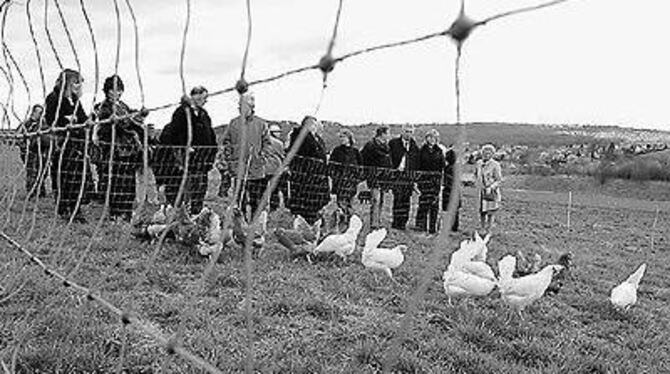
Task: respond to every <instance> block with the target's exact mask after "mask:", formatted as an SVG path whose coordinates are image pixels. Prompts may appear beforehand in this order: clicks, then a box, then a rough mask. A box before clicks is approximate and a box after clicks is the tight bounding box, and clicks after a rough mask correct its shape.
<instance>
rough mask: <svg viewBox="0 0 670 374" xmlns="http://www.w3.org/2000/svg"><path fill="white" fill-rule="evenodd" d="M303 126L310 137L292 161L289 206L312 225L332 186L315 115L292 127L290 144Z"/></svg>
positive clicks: (324, 146) (326, 200) (325, 202)
mask: <svg viewBox="0 0 670 374" xmlns="http://www.w3.org/2000/svg"><path fill="white" fill-rule="evenodd" d="M304 127H307V128H308V130H307V131H308V132H307V136H306V137H305V139H304V140H303V142H302V144H301V145H300V147H299V148H298V152H297V154H296V157H295V158H294V159H293V160H291V165H290V168H289V169H290V172H291V175H290V178H289V180H290V182H291V186H290V189H289V195H290V198H289V209H290V210H291V213H293V214H295V215H300V216H302V217H303V218H304V219H305V221H307V222H308V223H309V224H313V223H314V222H316V221H317V220H318V219H319V218H320V217H321V214H320V211H321V209H323V207H324V206H326V205H327V204H328V202H329V201H330V186H329V183H328V165H327V163H326V162H327V155H326V145H325V143H324V141H323V139H322V138H321V135H319V132H320V127H321V123H320V122H319V121H318V120H317V119H316V118H314V117H312V116H306V117H305V118H304V119H303V120H302V123H301V125H300V127H298V128H295V129H293V131H292V132H291V137H290V147H292V146H293V144H294V143H295V141H296V139H297V138H298V134H300V131H302V129H303V128H304ZM290 147H289V148H290Z"/></svg>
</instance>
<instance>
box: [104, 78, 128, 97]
mask: <svg viewBox="0 0 670 374" xmlns="http://www.w3.org/2000/svg"><path fill="white" fill-rule="evenodd" d="M115 88H116V89H117V90H121V91H124V90H125V88H124V86H123V81H122V80H121V77H119V76H118V75H116V74H114V75H112V76H111V77H107V78H106V79H105V83H104V84H103V85H102V92H104V93H107V92H109V91H111V90H113V89H115Z"/></svg>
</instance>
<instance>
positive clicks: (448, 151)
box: [442, 145, 461, 232]
mask: <svg viewBox="0 0 670 374" xmlns="http://www.w3.org/2000/svg"><path fill="white" fill-rule="evenodd" d="M442 151H443V152H444V170H443V172H442V173H443V175H442V211H444V212H446V211H447V208H448V206H449V198H450V197H451V187H452V186H453V184H454V166H455V165H456V152H455V151H454V147H453V145H450V146H449V147H445V148H443V149H442ZM457 198H458V205H456V216H455V217H454V223H453V225H451V231H453V232H456V231H458V216H459V214H458V211H459V209H460V207H461V199H460V196H457Z"/></svg>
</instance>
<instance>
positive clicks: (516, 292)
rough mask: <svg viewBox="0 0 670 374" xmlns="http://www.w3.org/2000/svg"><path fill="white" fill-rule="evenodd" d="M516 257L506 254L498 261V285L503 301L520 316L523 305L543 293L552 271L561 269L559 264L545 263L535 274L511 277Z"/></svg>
mask: <svg viewBox="0 0 670 374" xmlns="http://www.w3.org/2000/svg"><path fill="white" fill-rule="evenodd" d="M515 268H516V257H514V256H512V255H507V256H505V257H503V258H502V260H500V261H498V271H499V273H500V278H499V280H498V286H499V288H500V295H501V297H502V299H503V301H504V302H505V303H507V304H509V305H511V306H513V307H514V308H516V310H517V312H518V314H519V316H520V317H522V318H523V316H522V314H521V313H522V312H523V309H524V308H525V307H527V306H528V305H530V304H531V303H533V302H534V301H535V300H537V299H539V298H540V297H541V296H542V295H544V291H545V290H546V289H547V287H549V283H551V278H552V277H553V276H554V273H557V272H559V271H561V269H563V266H561V265H547V266H545V267H544V268H543V269H542V270H540V271H539V272H537V273H535V274H530V275H526V276H524V277H520V278H513V277H512V275H513V274H514V269H515Z"/></svg>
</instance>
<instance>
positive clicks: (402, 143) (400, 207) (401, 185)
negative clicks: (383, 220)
mask: <svg viewBox="0 0 670 374" xmlns="http://www.w3.org/2000/svg"><path fill="white" fill-rule="evenodd" d="M389 149H390V151H391V164H392V166H393V168H394V169H397V170H398V171H400V172H401V174H400V178H399V180H398V181H397V183H395V184H394V185H393V188H392V189H391V191H392V192H393V221H392V223H391V227H392V228H394V229H398V230H405V227H406V225H407V221H408V220H409V211H410V207H411V203H410V201H411V199H412V192H413V191H414V181H413V178H412V175H411V172H412V171H414V170H416V169H417V162H418V157H419V146H418V145H417V144H416V142H415V141H414V125H412V124H405V125H403V126H402V132H401V133H400V136H398V137H396V138H393V139H391V140H389Z"/></svg>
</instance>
